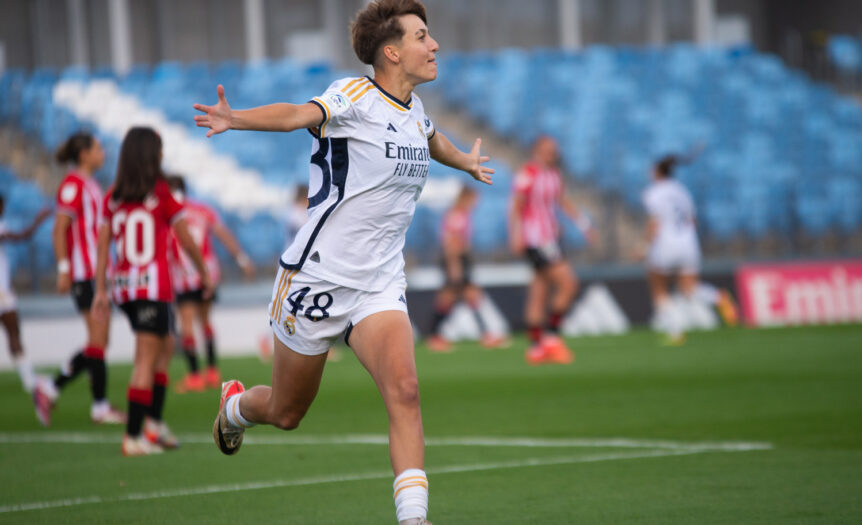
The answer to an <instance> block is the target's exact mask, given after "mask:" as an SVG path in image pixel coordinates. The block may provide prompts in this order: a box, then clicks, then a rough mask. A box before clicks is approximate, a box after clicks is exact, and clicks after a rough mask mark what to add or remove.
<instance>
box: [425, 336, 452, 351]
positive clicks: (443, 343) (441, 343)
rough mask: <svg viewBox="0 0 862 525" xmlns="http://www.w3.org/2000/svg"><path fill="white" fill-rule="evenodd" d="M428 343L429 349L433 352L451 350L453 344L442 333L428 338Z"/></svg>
mask: <svg viewBox="0 0 862 525" xmlns="http://www.w3.org/2000/svg"><path fill="white" fill-rule="evenodd" d="M425 344H426V345H428V349H429V350H431V351H432V352H451V351H452V344H451V343H449V341H447V340H446V338H444V337H443V336H440V335H436V334H435V335H432V336H431V337H429V338H428V341H426V343H425Z"/></svg>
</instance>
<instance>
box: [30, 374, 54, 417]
mask: <svg viewBox="0 0 862 525" xmlns="http://www.w3.org/2000/svg"><path fill="white" fill-rule="evenodd" d="M33 405H34V406H35V408H36V417H37V418H38V419H39V423H42V426H43V427H48V426H50V425H51V411H52V410H53V409H54V400H53V399H51V396H50V395H49V394H48V392H47V391H46V388H45V385H44V384H43V382H42V381H37V382H36V386H35V388H33Z"/></svg>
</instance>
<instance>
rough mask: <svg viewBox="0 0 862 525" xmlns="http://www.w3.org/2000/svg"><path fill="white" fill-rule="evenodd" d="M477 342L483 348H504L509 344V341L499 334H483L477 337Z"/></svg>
mask: <svg viewBox="0 0 862 525" xmlns="http://www.w3.org/2000/svg"><path fill="white" fill-rule="evenodd" d="M479 344H480V345H482V347H483V348H488V349H493V348H506V347H507V346H509V344H510V341H509V340H508V339H506V338H505V337H503V336H501V335H495V334H485V335H483V336H482V338H481V339H479Z"/></svg>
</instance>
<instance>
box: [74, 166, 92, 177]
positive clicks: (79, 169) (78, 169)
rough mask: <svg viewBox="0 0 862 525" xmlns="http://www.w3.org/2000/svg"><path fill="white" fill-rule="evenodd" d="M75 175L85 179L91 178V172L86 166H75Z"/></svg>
mask: <svg viewBox="0 0 862 525" xmlns="http://www.w3.org/2000/svg"><path fill="white" fill-rule="evenodd" d="M75 173H77V174H78V175H80V176H82V177H86V178H90V177H92V176H93V170H91V169H90V168H88V167H87V166H75Z"/></svg>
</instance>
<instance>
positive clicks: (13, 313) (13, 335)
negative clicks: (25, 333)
mask: <svg viewBox="0 0 862 525" xmlns="http://www.w3.org/2000/svg"><path fill="white" fill-rule="evenodd" d="M5 209H6V199H5V198H4V197H3V196H0V322H2V323H3V328H4V329H5V330H6V336H7V339H8V340H9V352H10V353H11V354H12V362H13V363H14V364H15V369H16V370H17V371H18V377H19V378H20V379H21V386H22V387H23V388H24V391H25V392H28V393H30V392H32V391H33V388H34V387H35V385H36V374H35V372H33V364H32V363H31V362H30V360H29V359H27V356H26V355H24V348H23V346H22V345H21V326H20V322H19V321H18V305H17V300H16V298H15V292H13V291H12V268H10V265H9V258H8V257H7V256H6V246H5V244H6V243H7V242H17V241H25V240H27V239H29V238H30V237H32V236H33V234H34V233H36V229H37V228H39V225H40V224H42V222H43V221H44V220H45V219H46V218H47V217H48V216H49V215H51V210H50V209H44V210H42V211H40V212H39V213H38V214H37V215H36V217H35V218H34V219H33V222H32V223H31V224H30V226H28V227H27V228H25V229H23V230H21V231H17V232H14V231H10V230H9V229H8V228H7V227H6V221H5V220H2V217H3V212H4V211H5Z"/></svg>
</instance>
